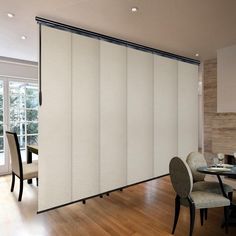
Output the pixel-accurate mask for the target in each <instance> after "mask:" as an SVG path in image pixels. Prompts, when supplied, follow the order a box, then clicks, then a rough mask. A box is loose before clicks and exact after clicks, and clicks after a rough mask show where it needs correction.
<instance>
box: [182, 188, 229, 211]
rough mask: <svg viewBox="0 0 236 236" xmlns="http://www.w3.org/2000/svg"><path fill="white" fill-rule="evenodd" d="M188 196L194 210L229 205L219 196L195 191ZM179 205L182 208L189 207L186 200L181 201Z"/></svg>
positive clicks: (226, 200)
mask: <svg viewBox="0 0 236 236" xmlns="http://www.w3.org/2000/svg"><path fill="white" fill-rule="evenodd" d="M190 196H191V198H192V200H193V202H194V204H195V208H196V209H202V208H214V207H223V206H229V205H230V200H229V199H227V198H225V197H224V196H222V195H221V194H216V193H209V192H202V191H195V192H192V193H191V194H190ZM181 204H182V205H184V206H188V205H189V204H188V201H187V200H186V199H182V200H181Z"/></svg>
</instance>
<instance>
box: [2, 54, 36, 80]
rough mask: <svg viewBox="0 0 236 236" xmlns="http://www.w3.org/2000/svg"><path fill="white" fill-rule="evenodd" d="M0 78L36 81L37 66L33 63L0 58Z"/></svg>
mask: <svg viewBox="0 0 236 236" xmlns="http://www.w3.org/2000/svg"><path fill="white" fill-rule="evenodd" d="M0 76H3V77H4V76H5V77H13V78H23V79H37V78H38V65H37V63H35V62H29V61H23V60H18V59H12V58H6V57H0Z"/></svg>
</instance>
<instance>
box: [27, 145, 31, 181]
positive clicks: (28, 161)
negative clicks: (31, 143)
mask: <svg viewBox="0 0 236 236" xmlns="http://www.w3.org/2000/svg"><path fill="white" fill-rule="evenodd" d="M29 163H32V152H30V151H29V150H28V148H27V164H29ZM27 182H28V184H32V179H28V180H27Z"/></svg>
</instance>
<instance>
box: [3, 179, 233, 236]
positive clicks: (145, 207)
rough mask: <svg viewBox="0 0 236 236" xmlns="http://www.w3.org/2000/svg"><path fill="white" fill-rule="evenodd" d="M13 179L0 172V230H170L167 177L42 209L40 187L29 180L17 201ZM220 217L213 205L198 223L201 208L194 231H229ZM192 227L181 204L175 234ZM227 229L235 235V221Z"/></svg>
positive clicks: (23, 235)
mask: <svg viewBox="0 0 236 236" xmlns="http://www.w3.org/2000/svg"><path fill="white" fill-rule="evenodd" d="M10 181H11V178H10V176H4V177H0V235H1V236H49V235H50V236H51V235H55V236H60V235H63V236H67V235H76V236H78V235H79V236H80V235H82V236H84V235H85V236H86V235H92V236H96V235H104V236H106V235H112V236H116V235H122V236H125V235H134V236H144V235H150V236H151V235H155V236H165V235H171V234H170V233H171V228H172V223H173V211H174V198H175V195H174V191H173V189H172V187H171V184H170V180H169V177H164V178H161V179H157V180H154V181H150V182H147V183H144V184H139V185H136V186H133V187H130V188H127V189H124V190H123V192H120V191H117V192H113V193H111V194H110V196H109V197H108V196H104V198H99V197H97V198H94V199H90V200H88V201H87V203H86V204H85V205H83V204H82V203H77V204H73V205H69V206H66V207H63V208H59V209H56V210H52V211H49V212H46V213H41V214H36V211H37V187H36V186H35V185H32V186H31V185H28V184H26V183H25V188H24V193H23V199H22V202H20V203H19V202H17V195H18V187H19V185H18V181H17V182H16V186H15V192H14V193H10V191H9V189H10ZM234 195H236V193H235V194H234ZM234 200H235V199H234ZM222 217H223V209H222V208H218V209H210V210H209V216H208V220H207V222H206V223H205V224H204V226H200V220H199V218H200V217H199V212H198V211H197V215H196V223H195V228H194V236H213V235H214V236H218V235H219V236H220V235H225V233H224V230H223V229H221V227H220V225H221V221H222ZM188 227H189V212H188V210H187V209H186V208H181V212H180V218H179V223H178V225H177V228H176V233H175V235H176V236H178V235H179V236H184V235H186V236H187V235H188ZM228 235H234V236H235V235H236V227H233V228H230V229H229V234H228Z"/></svg>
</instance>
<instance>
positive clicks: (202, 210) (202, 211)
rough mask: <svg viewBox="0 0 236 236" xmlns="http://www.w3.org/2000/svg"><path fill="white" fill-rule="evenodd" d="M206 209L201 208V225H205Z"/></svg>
mask: <svg viewBox="0 0 236 236" xmlns="http://www.w3.org/2000/svg"><path fill="white" fill-rule="evenodd" d="M204 211H205V209H200V219H201V226H203V220H204V213H205V212H204Z"/></svg>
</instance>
